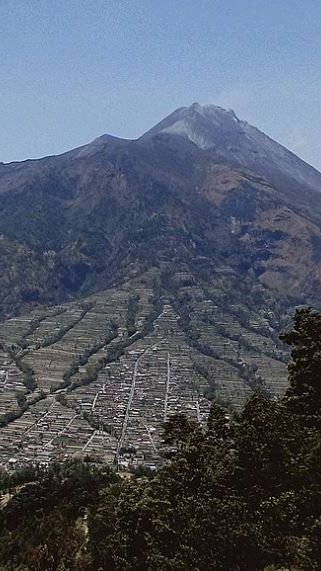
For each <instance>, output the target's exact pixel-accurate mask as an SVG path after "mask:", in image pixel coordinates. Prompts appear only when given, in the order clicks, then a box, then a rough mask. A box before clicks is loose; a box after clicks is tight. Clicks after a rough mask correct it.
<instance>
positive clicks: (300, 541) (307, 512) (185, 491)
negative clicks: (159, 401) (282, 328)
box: [0, 310, 321, 571]
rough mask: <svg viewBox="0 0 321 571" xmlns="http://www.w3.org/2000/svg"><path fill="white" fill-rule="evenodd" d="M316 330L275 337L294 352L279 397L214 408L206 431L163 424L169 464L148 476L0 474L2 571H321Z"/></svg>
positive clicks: (298, 321) (55, 470) (75, 469)
mask: <svg viewBox="0 0 321 571" xmlns="http://www.w3.org/2000/svg"><path fill="white" fill-rule="evenodd" d="M320 328H321V315H320V314H317V313H315V312H312V311H311V310H300V311H298V312H297V313H296V316H295V321H294V328H293V330H292V331H289V332H288V333H286V334H284V336H283V338H284V339H285V340H286V342H288V343H289V344H291V345H292V346H294V350H293V353H292V357H293V362H292V364H291V365H290V368H289V369H290V383H291V386H290V388H289V390H288V391H287V394H286V395H285V396H284V397H283V398H280V399H275V398H271V396H270V395H269V394H268V393H267V392H266V391H265V390H264V389H262V388H259V389H257V390H255V391H254V392H253V393H252V396H251V397H250V399H249V400H248V402H247V403H246V405H245V406H244V408H243V410H242V411H241V412H240V413H239V414H234V415H233V416H232V415H230V414H227V412H226V410H225V409H224V407H222V406H221V405H219V404H218V403H217V402H212V404H211V409H210V413H209V417H208V422H207V425H206V426H203V427H202V426H200V425H199V424H198V423H197V422H195V421H193V420H191V419H190V418H188V417H186V416H184V415H181V414H177V415H174V416H172V417H169V419H168V421H167V422H166V423H165V425H164V433H163V447H164V448H163V449H164V457H167V458H168V457H171V461H164V466H163V467H162V468H161V469H160V470H159V471H158V472H157V473H156V474H151V473H150V472H148V471H146V470H144V469H141V470H137V471H133V472H132V473H131V474H124V477H123V478H119V477H118V476H117V474H116V473H115V472H112V471H111V470H109V469H107V468H101V467H100V468H98V467H95V466H94V465H93V466H92V465H91V464H90V462H83V463H81V462H71V463H67V464H63V465H60V466H59V465H53V466H50V467H49V468H45V469H41V468H37V467H34V468H30V469H28V470H24V471H23V472H17V473H14V474H12V475H9V474H0V489H1V490H2V491H3V492H4V493H6V492H8V491H11V493H12V497H11V499H9V501H8V502H7V503H5V505H4V507H3V508H2V510H1V511H0V530H1V542H0V569H1V568H2V569H4V570H7V571H8V570H13V569H15V570H18V569H20V570H23V571H34V570H48V571H59V570H60V571H61V570H63V569H65V570H67V569H68V570H70V571H80V570H81V571H97V570H100V571H123V570H124V571H141V570H142V569H146V570H149V571H154V570H155V571H156V570H157V571H158V570H160V571H174V570H175V571H185V570H190V571H194V570H198V571H208V570H210V569H213V570H215V571H216V570H217V571H286V570H290V569H291V570H293V571H318V570H319V569H320V565H321V549H320V544H321V508H320V506H321V483H320V482H321V481H320V474H321V437H320V428H319V427H320V425H319V416H320V412H318V408H317V403H318V399H319V390H320V388H319V382H318V379H319V377H318V375H319V368H318V359H319V358H320V357H319V343H320V337H319V333H320ZM311 361H312V362H311ZM168 452H169V454H168ZM35 522H36V525H35ZM1 565H2V567H1Z"/></svg>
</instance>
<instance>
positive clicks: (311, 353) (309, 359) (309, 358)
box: [280, 308, 321, 428]
mask: <svg viewBox="0 0 321 571" xmlns="http://www.w3.org/2000/svg"><path fill="white" fill-rule="evenodd" d="M280 339H281V340H282V341H284V342H285V343H286V344H287V345H290V346H291V347H293V349H292V353H291V356H292V362H291V363H290V364H289V366H288V370H289V383H290V387H289V388H288V390H287V392H286V395H285V399H284V402H285V404H286V406H287V407H288V409H289V410H290V411H291V412H292V413H293V414H295V415H296V416H297V417H298V418H299V420H300V422H301V423H302V424H303V425H305V426H307V427H314V428H321V314H320V313H318V312H316V311H313V310H312V309H311V308H304V309H297V310H296V313H295V316H294V325H293V328H292V329H291V330H290V331H287V332H285V333H282V334H281V335H280Z"/></svg>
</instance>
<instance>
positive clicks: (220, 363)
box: [0, 265, 288, 466]
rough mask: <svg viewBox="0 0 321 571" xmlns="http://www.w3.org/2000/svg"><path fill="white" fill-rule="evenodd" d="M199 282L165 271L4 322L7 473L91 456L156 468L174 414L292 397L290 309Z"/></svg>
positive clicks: (0, 375)
mask: <svg viewBox="0 0 321 571" xmlns="http://www.w3.org/2000/svg"><path fill="white" fill-rule="evenodd" d="M193 281H195V280H194V278H193V275H191V274H188V272H187V271H186V268H185V270H184V267H183V265H182V266H181V267H180V268H177V272H176V273H174V274H172V275H171V276H170V277H169V276H168V275H167V274H166V267H163V268H162V269H161V270H160V269H156V268H154V269H153V270H150V271H148V272H146V273H145V274H144V275H143V276H142V277H141V278H139V279H132V280H130V281H128V282H126V283H124V284H123V286H121V287H118V288H115V289H109V290H105V291H102V292H99V293H97V294H94V295H92V296H89V297H87V298H86V299H84V300H82V301H81V302H74V303H70V304H66V305H61V306H56V307H52V308H41V309H39V310H37V311H36V312H34V313H32V314H30V315H28V316H25V317H23V316H22V317H17V318H11V319H9V320H7V321H5V322H4V323H2V324H1V327H0V339H1V346H2V350H1V354H0V358H1V370H0V390H1V393H0V402H1V417H0V418H1V424H2V428H1V430H0V442H1V444H0V462H1V464H3V465H15V464H17V463H22V464H23V463H28V462H30V461H40V462H41V461H44V462H47V461H51V460H54V459H63V458H66V457H68V456H73V455H76V456H85V455H90V456H91V457H95V458H100V459H101V460H103V461H105V462H109V463H113V462H117V463H119V464H120V465H125V466H128V465H136V466H137V465H140V464H144V465H149V466H157V465H159V464H160V463H161V462H162V459H161V451H162V442H161V428H162V424H163V422H164V421H165V420H166V419H167V418H168V417H169V416H170V415H172V414H174V413H176V412H186V413H187V414H189V415H192V416H194V418H195V419H198V420H199V421H200V422H203V421H204V419H205V418H206V416H207V413H208V410H209V404H210V401H209V399H211V398H216V399H219V400H221V401H224V402H225V403H226V404H227V405H229V406H234V407H239V406H240V405H241V404H242V403H243V402H244V400H245V399H246V397H247V396H248V395H249V393H250V391H251V390H252V389H253V388H254V387H255V386H257V385H258V384H262V383H265V385H266V387H267V388H269V389H270V390H271V391H272V392H273V393H279V392H281V391H282V390H284V388H285V386H286V364H285V363H286V360H287V356H286V354H285V353H284V350H283V349H284V348H283V347H282V346H281V345H280V343H279V341H278V330H279V329H280V327H281V326H282V325H285V324H286V323H287V319H288V317H287V311H286V310H285V309H280V303H278V302H276V301H275V300H274V299H273V298H272V297H271V296H270V295H269V294H267V292H266V290H264V289H262V292H261V294H260V295H261V298H260V302H261V306H260V307H258V306H252V307H251V298H250V297H249V299H248V304H246V303H244V302H243V303H241V302H240V300H239V299H238V298H237V296H235V295H234V298H233V295H232V293H229V303H227V299H226V296H227V293H226V294H225V297H224V296H222V290H221V289H215V288H212V289H208V288H207V287H200V286H199V285H195V284H194V285H193ZM165 283H166V286H165V285H164V284H165ZM228 291H229V290H226V292H228ZM255 295H256V297H258V295H259V293H258V292H256V293H255ZM264 296H265V297H264Z"/></svg>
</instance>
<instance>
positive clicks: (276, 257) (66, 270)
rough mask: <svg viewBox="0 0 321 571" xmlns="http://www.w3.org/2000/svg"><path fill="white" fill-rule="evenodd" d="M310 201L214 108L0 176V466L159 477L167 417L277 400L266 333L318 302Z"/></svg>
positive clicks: (276, 355)
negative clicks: (73, 466)
mask: <svg viewBox="0 0 321 571" xmlns="http://www.w3.org/2000/svg"><path fill="white" fill-rule="evenodd" d="M320 190H321V175H320V174H319V173H318V172H317V171H315V170H314V169H313V168H312V167H310V166H309V165H307V164H306V163H304V162H303V161H301V160H300V159H299V158H298V157H295V155H293V154H292V153H290V152H289V151H287V150H286V149H284V148H283V147H281V146H280V145H278V144H277V143H275V142H274V141H272V140H271V139H269V138H268V137H266V136H265V135H264V134H263V133H260V132H259V131H257V130H256V129H254V128H253V127H251V126H249V125H247V124H246V123H244V122H242V121H239V120H238V119H237V118H236V117H235V115H234V114H233V113H232V112H227V111H224V110H222V109H220V108H217V107H213V106H205V107H203V108H202V107H200V106H197V105H193V106H192V107H190V108H183V109H179V110H177V111H176V112H174V114H172V115H171V116H169V117H168V118H167V119H165V120H164V121H163V122H161V123H160V124H159V125H157V126H156V127H155V128H153V129H152V130H151V131H149V132H148V133H146V134H145V135H144V136H142V137H141V138H140V139H138V140H136V141H126V140H122V139H117V138H115V137H110V136H108V135H103V136H102V137H99V138H98V139H96V140H95V141H94V142H93V143H90V144H88V145H85V146H84V147H82V148H80V149H75V150H73V151H70V152H68V153H65V154H63V155H60V156H57V157H47V158H44V159H41V160H36V161H25V162H23V163H11V164H8V165H0V194H1V201H0V264H1V267H0V269H1V272H0V304H1V305H0V307H1V316H2V317H3V318H7V319H6V320H4V321H3V323H2V324H0V343H1V351H0V362H1V370H0V422H1V423H2V424H3V425H6V426H4V427H3V429H2V431H1V438H2V442H3V445H2V448H0V461H1V459H2V461H3V462H8V461H10V459H12V458H13V461H14V462H15V461H16V460H19V461H30V459H31V458H32V457H34V455H37V457H38V459H43V460H46V459H48V458H49V459H53V458H57V457H62V456H63V455H64V454H67V455H73V454H80V455H83V454H84V453H89V452H90V453H94V454H99V455H102V457H103V458H104V459H105V460H106V461H113V460H114V459H116V460H117V461H124V462H127V460H128V454H129V455H130V458H131V460H130V461H135V462H140V461H142V462H145V463H148V462H149V463H152V464H153V465H156V464H158V463H159V462H160V459H159V448H160V446H161V442H160V436H159V434H160V433H159V430H160V427H161V424H162V422H163V421H164V419H166V418H167V415H168V414H171V413H172V412H175V411H177V410H183V411H185V412H189V413H190V414H192V415H194V416H195V417H196V418H199V419H200V420H202V418H205V417H206V413H207V410H208V402H207V400H206V398H204V397H213V396H215V398H218V399H220V400H223V401H224V402H226V403H230V404H231V403H232V404H233V405H234V406H240V405H241V404H242V403H243V402H244V400H245V398H246V397H247V395H248V394H249V392H250V391H251V390H252V389H253V387H254V386H257V385H258V384H262V383H263V382H265V384H266V386H267V387H268V388H270V390H271V391H272V392H275V393H278V392H282V390H284V387H285V386H286V361H287V355H286V353H285V352H284V348H283V347H282V345H281V344H280V342H279V341H278V333H279V331H280V330H281V329H282V328H284V327H285V326H286V325H287V323H288V319H289V312H290V311H291V310H292V309H293V307H294V305H296V304H300V303H312V304H314V305H315V306H320V301H321V298H320V291H321V193H320ZM18 313H20V316H19V317H17V316H15V317H12V316H13V315H14V314H18ZM10 317H11V318H10ZM8 318H9V319H8ZM128 450H131V452H130V453H129V452H128ZM133 450H135V453H134V452H133ZM126 454H127V456H126ZM126 458H127V459H126ZM139 458H140V460H139Z"/></svg>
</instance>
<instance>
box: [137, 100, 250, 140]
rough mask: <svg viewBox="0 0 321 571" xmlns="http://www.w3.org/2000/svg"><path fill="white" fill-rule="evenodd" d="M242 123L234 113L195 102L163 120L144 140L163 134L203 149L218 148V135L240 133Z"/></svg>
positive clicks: (146, 134) (215, 106) (144, 136)
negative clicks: (177, 137) (179, 137)
mask: <svg viewBox="0 0 321 571" xmlns="http://www.w3.org/2000/svg"><path fill="white" fill-rule="evenodd" d="M241 123H242V122H241V121H240V120H239V119H238V118H237V116H236V114H235V113H234V111H232V110H229V111H227V110H226V109H223V107H219V106H217V105H212V104H208V105H200V104H199V103H197V102H195V103H193V104H192V105H191V106H190V107H180V108H179V109H176V110H175V111H174V112H173V113H172V114H171V115H169V116H168V117H166V118H165V119H163V120H162V121H161V122H160V123H158V124H157V125H155V127H153V128H152V129H150V130H149V131H147V133H145V135H143V137H142V138H144V139H146V138H149V137H151V136H154V135H158V134H161V133H169V134H172V135H180V136H183V137H185V138H187V139H189V140H190V141H192V142H193V143H195V144H196V145H197V146H198V147H200V148H201V149H209V148H213V147H215V146H216V137H217V134H222V133H227V132H228V133H231V132H236V131H240V127H239V125H240V124H241Z"/></svg>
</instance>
